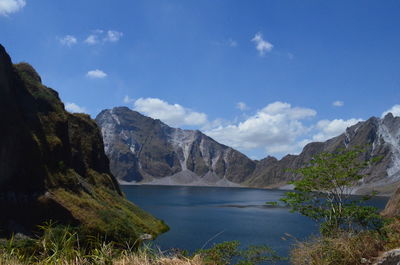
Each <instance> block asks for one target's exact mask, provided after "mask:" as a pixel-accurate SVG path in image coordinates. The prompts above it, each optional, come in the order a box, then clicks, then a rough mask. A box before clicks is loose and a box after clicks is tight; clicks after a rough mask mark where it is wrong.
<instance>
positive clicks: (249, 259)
mask: <svg viewBox="0 0 400 265" xmlns="http://www.w3.org/2000/svg"><path fill="white" fill-rule="evenodd" d="M39 232H40V233H39V234H38V235H39V236H37V237H36V238H27V237H22V238H21V236H17V237H12V238H10V239H9V240H0V265H39V264H40V265H89V264H94V265H228V264H238V265H239V264H240V265H255V264H259V263H261V262H265V261H270V262H275V261H278V260H281V258H280V257H278V256H277V255H276V253H275V252H274V251H273V250H272V249H270V248H268V247H266V246H250V247H248V248H245V249H241V248H239V246H240V244H239V242H238V241H230V242H223V243H219V244H214V245H213V247H211V248H210V249H203V250H200V251H198V252H197V253H195V254H194V255H192V256H189V255H188V254H187V253H186V251H172V252H171V251H170V252H165V253H163V252H161V251H160V250H158V249H156V248H154V247H151V246H150V245H148V244H139V242H134V243H133V245H132V246H131V245H121V244H117V243H115V242H112V241H108V240H107V239H106V238H101V237H94V236H90V235H87V234H84V233H82V231H80V230H79V229H77V228H72V227H68V226H55V225H54V224H53V223H48V224H45V225H43V226H40V227H39ZM142 238H143V239H144V238H146V237H145V236H143V237H142ZM139 245H140V246H139ZM138 246H139V247H138Z"/></svg>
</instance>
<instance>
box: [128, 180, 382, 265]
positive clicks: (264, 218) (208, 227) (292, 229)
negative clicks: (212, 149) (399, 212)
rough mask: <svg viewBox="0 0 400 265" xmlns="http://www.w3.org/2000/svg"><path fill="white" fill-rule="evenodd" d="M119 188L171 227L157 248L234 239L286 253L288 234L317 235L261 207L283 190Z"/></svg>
mask: <svg viewBox="0 0 400 265" xmlns="http://www.w3.org/2000/svg"><path fill="white" fill-rule="evenodd" d="M122 190H123V192H124V193H125V194H126V196H127V198H128V199H129V200H130V201H132V202H134V203H135V204H137V205H139V206H140V207H142V208H143V209H144V210H146V211H148V212H150V213H152V214H153V215H154V216H156V217H157V218H160V219H162V220H164V221H165V222H166V223H167V224H168V226H169V227H170V231H168V232H167V233H165V234H162V235H160V236H159V237H158V238H157V239H156V241H155V243H156V244H157V245H158V246H159V247H160V249H162V250H167V249H171V248H179V249H187V250H189V251H194V250H197V249H200V248H202V247H205V248H207V247H210V246H212V245H213V244H214V243H219V242H223V241H230V240H239V241H240V242H241V246H249V245H261V244H264V245H268V246H270V247H271V248H273V249H274V250H275V251H277V252H278V254H280V255H281V256H287V254H288V251H289V249H290V245H291V243H293V239H292V237H294V238H296V239H299V240H303V239H305V238H307V237H309V236H310V235H311V234H313V233H314V234H316V233H318V226H317V225H316V224H315V223H314V222H313V221H311V220H310V219H309V218H307V217H304V216H301V215H300V214H297V213H290V212H289V209H287V208H267V207H264V206H265V202H270V201H278V200H279V199H280V198H281V197H282V196H283V194H284V192H285V191H282V190H265V189H247V188H215V187H183V186H150V185H147V186H146V185H142V186H122ZM386 202H387V198H385V197H377V198H374V201H373V205H375V206H376V207H378V208H383V207H384V206H385V204H386ZM288 234H289V235H291V236H287V235H288ZM281 264H286V262H283V263H281Z"/></svg>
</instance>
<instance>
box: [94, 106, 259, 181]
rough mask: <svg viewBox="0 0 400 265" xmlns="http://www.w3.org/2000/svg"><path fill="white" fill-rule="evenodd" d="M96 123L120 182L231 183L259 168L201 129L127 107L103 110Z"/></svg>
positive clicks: (242, 178) (112, 168)
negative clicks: (173, 124) (174, 125)
mask: <svg viewBox="0 0 400 265" xmlns="http://www.w3.org/2000/svg"><path fill="white" fill-rule="evenodd" d="M96 122H97V123H98V124H99V126H100V127H101V131H102V134H103V139H104V143H105V151H106V154H107V156H108V157H109V158H110V161H111V164H110V165H111V171H112V172H113V174H114V175H115V176H116V177H117V178H118V179H119V180H120V181H121V182H142V183H143V182H147V183H154V184H165V185H179V184H184V185H213V186H214V185H217V186H230V185H235V183H241V182H243V181H244V180H245V179H246V178H247V177H248V176H249V175H251V174H252V172H253V171H254V169H255V167H256V162H254V161H252V160H251V159H249V158H247V157H246V156H245V155H243V154H242V153H240V152H238V151H236V150H234V149H232V148H230V147H227V146H225V145H222V144H219V143H217V142H216V141H214V140H213V139H211V138H210V137H208V136H206V135H205V134H203V133H201V132H200V131H193V130H182V129H177V128H171V127H169V126H167V125H166V124H164V123H162V122H161V121H160V120H154V119H152V118H149V117H146V116H143V115H141V114H140V113H138V112H136V111H132V110H130V109H129V108H126V107H117V108H113V109H111V110H104V111H102V112H101V113H100V114H99V115H98V116H97V117H96Z"/></svg>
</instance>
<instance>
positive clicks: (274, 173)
mask: <svg viewBox="0 0 400 265" xmlns="http://www.w3.org/2000/svg"><path fill="white" fill-rule="evenodd" d="M96 122H97V123H98V124H99V126H100V127H101V131H102V134H103V138H104V143H105V151H106V154H107V156H108V157H109V159H110V162H111V171H112V172H113V174H114V175H115V176H116V177H117V179H118V180H119V181H122V182H124V183H149V184H161V185H206V186H207V185H211V186H250V187H275V188H279V187H286V185H287V183H288V182H289V181H290V180H293V174H292V173H291V172H289V171H288V170H287V169H297V168H300V167H301V166H303V165H305V164H306V163H307V162H308V161H310V159H311V158H312V157H313V156H315V155H316V154H318V153H320V152H333V151H335V150H336V149H338V148H349V147H354V146H365V147H366V151H365V152H364V153H363V154H362V157H361V159H364V160H367V159H370V158H372V157H375V156H381V157H382V160H381V161H380V162H379V163H377V164H376V165H374V166H372V167H370V168H367V169H366V170H365V172H363V173H364V174H366V176H367V177H365V178H364V179H363V180H362V181H360V183H359V184H358V185H357V188H356V192H357V193H367V192H369V191H371V190H377V191H379V192H381V193H382V194H391V193H393V192H394V190H395V188H396V185H395V184H396V183H397V182H398V181H400V117H393V115H392V114H391V113H389V114H387V115H386V116H385V117H384V118H382V119H381V118H376V117H372V118H370V119H368V120H367V121H365V122H359V123H357V124H356V125H353V126H351V127H349V128H347V129H346V132H345V133H343V134H341V135H339V136H337V137H334V138H332V139H329V140H327V141H325V142H314V143H310V144H307V145H306V146H305V147H304V149H303V151H302V152H301V153H300V154H299V155H287V156H285V157H283V158H282V159H281V160H278V159H276V158H275V157H271V156H269V157H267V158H264V159H262V160H260V161H257V160H251V159H249V158H248V157H247V156H245V155H244V154H242V153H240V152H238V151H236V150H234V149H232V148H230V147H228V146H225V145H223V144H220V143H218V142H216V141H214V140H213V139H212V138H210V137H208V136H206V135H205V134H203V133H201V132H200V131H193V130H182V129H177V128H171V127H169V126H168V125H166V124H164V123H163V122H161V121H160V120H154V119H152V118H149V117H146V116H144V115H142V114H140V113H138V112H136V111H133V110H130V109H129V108H127V107H116V108H113V109H111V110H103V111H102V112H101V113H100V114H99V115H98V116H97V117H96Z"/></svg>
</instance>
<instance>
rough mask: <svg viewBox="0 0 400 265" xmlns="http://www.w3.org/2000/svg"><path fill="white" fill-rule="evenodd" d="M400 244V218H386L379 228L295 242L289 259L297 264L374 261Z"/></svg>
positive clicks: (350, 264) (343, 264)
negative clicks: (382, 225)
mask: <svg viewBox="0 0 400 265" xmlns="http://www.w3.org/2000/svg"><path fill="white" fill-rule="evenodd" d="M399 246H400V220H398V219H396V220H387V223H386V224H385V225H384V227H383V228H381V229H380V230H374V231H372V230H370V231H362V232H358V233H349V232H347V233H341V234H337V235H335V236H330V237H314V238H311V239H309V240H308V241H305V242H297V243H295V244H294V246H293V248H292V250H291V253H290V261H291V263H292V264H294V265H364V264H372V263H373V262H374V261H375V259H376V257H378V256H379V255H380V254H381V253H382V252H383V251H388V250H391V249H393V248H398V247H399Z"/></svg>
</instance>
